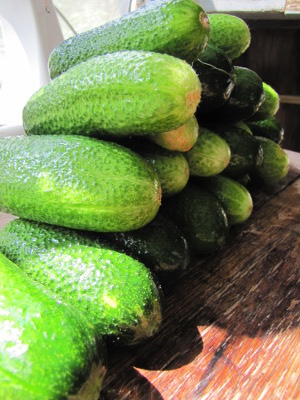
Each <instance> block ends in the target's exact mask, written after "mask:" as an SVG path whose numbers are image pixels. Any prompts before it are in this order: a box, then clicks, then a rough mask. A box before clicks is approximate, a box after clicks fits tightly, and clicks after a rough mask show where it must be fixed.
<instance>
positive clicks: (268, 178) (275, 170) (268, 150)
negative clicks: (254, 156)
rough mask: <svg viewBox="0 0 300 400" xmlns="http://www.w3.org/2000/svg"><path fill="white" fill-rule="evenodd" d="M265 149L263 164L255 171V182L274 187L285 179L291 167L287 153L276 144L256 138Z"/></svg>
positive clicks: (263, 138)
mask: <svg viewBox="0 0 300 400" xmlns="http://www.w3.org/2000/svg"><path fill="white" fill-rule="evenodd" d="M256 139H257V140H258V142H259V143H260V145H261V147H262V149H263V162H262V164H261V165H259V166H256V168H255V170H254V171H253V181H254V182H260V183H262V184H263V185H266V186H267V185H273V184H275V183H277V182H279V181H280V180H281V179H283V178H285V177H286V175H287V173H288V171H289V167H290V161H289V157H288V155H287V153H286V151H285V150H284V149H283V148H282V147H281V146H280V145H279V144H278V143H276V142H274V141H273V140H271V139H268V138H265V137H259V136H256Z"/></svg>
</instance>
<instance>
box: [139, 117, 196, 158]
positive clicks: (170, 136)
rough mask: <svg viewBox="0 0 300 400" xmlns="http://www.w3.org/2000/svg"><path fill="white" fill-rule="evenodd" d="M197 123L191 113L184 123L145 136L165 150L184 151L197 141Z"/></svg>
mask: <svg viewBox="0 0 300 400" xmlns="http://www.w3.org/2000/svg"><path fill="white" fill-rule="evenodd" d="M198 134H199V125H198V121H197V118H196V117H195V115H193V116H192V117H191V118H189V119H188V120H187V122H186V123H185V124H183V125H182V126H180V127H179V128H177V129H173V130H171V131H168V132H163V133H156V134H154V135H149V136H147V138H148V139H149V140H150V141H152V142H154V143H156V144H158V145H159V146H161V147H163V148H164V149H167V150H173V151H180V152H185V151H188V150H190V149H191V148H192V147H193V146H194V144H195V143H196V141H197V138H198Z"/></svg>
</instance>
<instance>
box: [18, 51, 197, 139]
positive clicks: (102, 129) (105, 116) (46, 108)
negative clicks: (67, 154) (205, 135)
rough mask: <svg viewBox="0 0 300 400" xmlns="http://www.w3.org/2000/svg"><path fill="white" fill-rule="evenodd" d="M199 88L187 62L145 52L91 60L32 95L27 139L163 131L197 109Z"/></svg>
mask: <svg viewBox="0 0 300 400" xmlns="http://www.w3.org/2000/svg"><path fill="white" fill-rule="evenodd" d="M200 93H201V84H200V81H199V79H198V77H197V75H196V73H195V71H194V70H193V68H192V67H191V66H190V65H188V64H187V63H186V62H184V61H182V60H180V59H178V58H175V57H172V56H169V55H167V54H157V53H151V52H145V51H140V52H138V51H124V52H119V53H112V54H106V55H103V56H99V57H94V58H92V59H90V60H88V61H85V62H82V63H81V64H78V65H76V66H75V67H73V68H72V69H70V70H69V71H67V72H66V73H64V74H62V75H61V76H59V77H58V78H57V79H55V80H53V81H52V82H50V83H48V84H47V85H45V86H43V87H42V88H41V89H39V90H38V91H37V92H35V93H34V94H33V95H32V96H31V97H30V98H29V100H28V101H27V103H26V104H25V107H24V109H23V126H24V130H25V132H26V133H27V134H28V135H44V134H79V135H83V136H108V137H109V136H114V135H117V136H120V135H121V136H122V135H142V134H154V133H158V132H166V131H169V130H172V129H176V128H178V127H179V126H181V125H183V124H184V123H185V122H186V121H187V120H188V119H189V118H190V117H191V116H192V115H193V114H194V113H195V111H196V108H197V106H198V103H199V101H200Z"/></svg>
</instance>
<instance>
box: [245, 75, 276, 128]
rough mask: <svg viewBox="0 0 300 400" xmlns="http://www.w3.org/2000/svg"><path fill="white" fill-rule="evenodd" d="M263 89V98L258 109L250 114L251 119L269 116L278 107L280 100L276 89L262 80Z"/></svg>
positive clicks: (274, 112)
mask: <svg viewBox="0 0 300 400" xmlns="http://www.w3.org/2000/svg"><path fill="white" fill-rule="evenodd" d="M263 89H264V93H265V99H264V101H263V102H262V104H261V105H260V107H259V109H258V110H257V111H256V112H255V113H254V114H253V115H252V117H251V120H252V121H260V120H264V119H267V118H271V117H273V116H274V115H275V114H276V113H277V111H278V109H279V104H280V100H279V95H278V93H277V92H276V90H275V89H273V88H272V86H270V85H268V84H267V83H266V82H263Z"/></svg>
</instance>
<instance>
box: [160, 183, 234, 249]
mask: <svg viewBox="0 0 300 400" xmlns="http://www.w3.org/2000/svg"><path fill="white" fill-rule="evenodd" d="M163 210H164V211H165V212H166V213H167V214H168V215H169V216H170V218H172V219H173V220H174V221H175V223H176V224H177V225H178V226H179V228H180V229H182V231H183V233H184V234H185V236H186V238H187V241H188V243H189V244H190V246H191V249H192V250H194V252H195V253H197V254H210V253H213V252H215V251H217V250H219V249H220V248H221V247H223V245H224V244H225V242H226V238H227V236H228V231H229V228H228V220H227V216H226V214H225V211H224V209H223V207H222V206H221V204H220V203H219V201H218V200H217V199H216V198H215V197H214V196H213V195H212V194H211V193H209V192H208V191H207V190H205V189H202V188H200V187H198V186H197V185H195V184H193V183H191V182H189V183H188V184H187V186H186V187H185V188H184V189H183V190H182V191H181V192H180V193H179V194H178V195H176V196H172V197H169V198H168V199H167V201H165V203H164V205H163Z"/></svg>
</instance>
